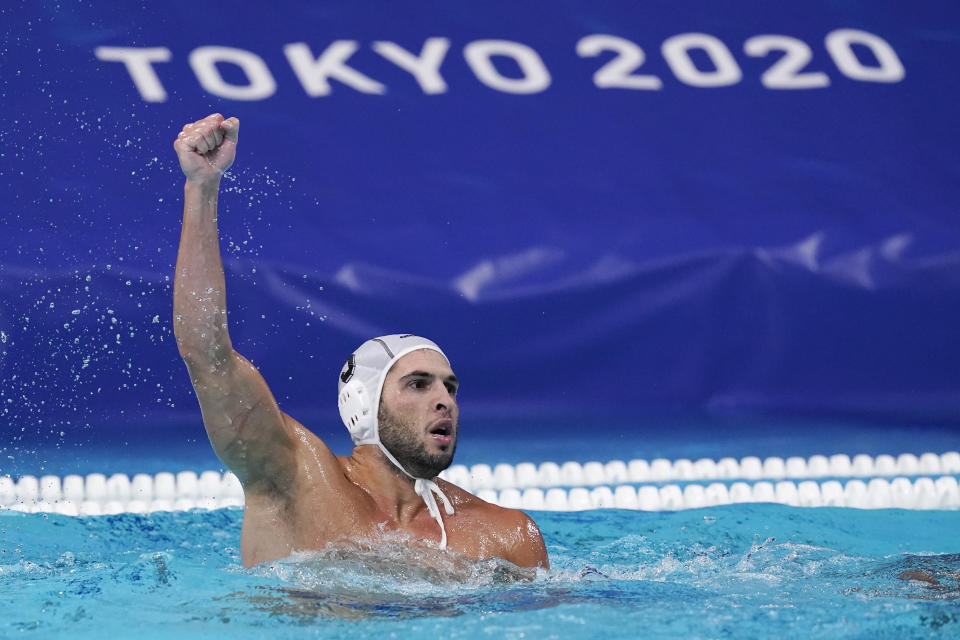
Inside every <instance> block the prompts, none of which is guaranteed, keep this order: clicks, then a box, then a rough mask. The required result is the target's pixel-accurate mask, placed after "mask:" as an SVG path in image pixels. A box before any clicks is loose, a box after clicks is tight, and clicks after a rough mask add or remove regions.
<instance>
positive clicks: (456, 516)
mask: <svg viewBox="0 0 960 640" xmlns="http://www.w3.org/2000/svg"><path fill="white" fill-rule="evenodd" d="M239 128H240V122H239V121H238V120H237V119H236V118H229V119H224V118H223V117H222V116H221V115H220V114H213V115H210V116H208V117H206V118H204V119H203V120H198V121H197V122H194V123H192V124H188V125H186V126H185V127H183V130H182V131H181V132H180V134H179V135H178V136H177V139H176V141H175V142H174V144H173V146H174V149H175V150H176V152H177V156H178V158H179V160H180V168H181V169H182V170H183V173H184V175H185V176H186V184H185V186H184V200H185V201H184V209H183V228H182V231H181V236H180V249H179V253H178V255H177V268H176V269H177V270H176V278H175V283H174V298H173V307H174V332H175V334H176V337H177V346H178V348H179V351H180V355H181V356H182V357H183V359H184V362H185V363H186V365H187V369H188V371H189V373H190V380H191V382H192V383H193V388H194V391H195V392H196V394H197V398H198V399H199V401H200V409H201V412H202V414H203V423H204V426H205V427H206V430H207V436H208V437H209V438H210V442H211V443H212V444H213V448H214V450H215V451H216V453H217V455H218V456H219V457H220V459H221V460H222V461H223V462H224V464H226V465H227V466H228V467H229V468H230V469H231V470H232V471H233V472H234V473H235V474H236V475H237V477H238V478H239V479H240V482H241V483H242V484H243V490H244V496H245V501H246V506H245V508H244V516H243V532H242V535H241V555H242V558H243V564H244V565H245V566H252V565H255V564H258V563H260V562H266V561H270V560H277V559H280V558H284V557H287V556H289V555H290V554H291V553H292V552H293V551H302V550H311V549H321V548H324V547H326V546H327V545H329V544H345V543H346V544H349V542H350V541H353V540H361V539H365V540H377V539H385V538H386V537H390V536H392V537H393V539H395V537H396V536H397V535H398V534H400V535H402V534H407V539H409V540H411V541H415V542H412V543H414V544H433V545H436V546H438V547H439V548H441V549H442V548H449V549H451V550H453V551H457V552H459V553H461V554H464V555H466V556H468V557H471V558H476V559H484V558H492V557H497V558H502V559H504V560H507V561H509V562H511V563H513V564H515V565H517V566H520V567H544V568H547V567H548V566H549V561H548V559H547V552H546V548H545V547H544V543H543V538H542V536H541V534H540V530H539V529H538V528H537V525H536V524H534V522H533V520H531V519H530V517H529V516H527V515H526V514H524V513H522V512H520V511H516V510H513V509H504V508H501V507H498V506H496V505H493V504H490V503H488V502H485V501H483V500H481V499H479V498H477V497H475V496H473V495H471V494H470V493H469V492H467V491H464V490H463V489H460V488H459V487H457V486H455V485H453V484H450V483H449V482H446V481H444V480H441V479H438V478H437V477H436V476H437V474H438V473H440V472H441V471H442V470H444V469H446V468H447V467H448V466H449V465H450V463H451V461H452V460H453V453H454V450H455V448H456V441H457V418H458V414H459V409H458V406H457V378H456V376H454V374H453V371H452V369H451V368H450V363H449V362H448V361H447V358H446V356H444V354H443V352H442V351H440V349H439V347H437V346H436V345H435V344H434V343H433V342H431V341H429V340H426V339H424V338H418V337H417V336H412V335H393V336H382V337H380V338H375V339H373V340H369V341H367V342H365V343H364V344H363V345H361V346H360V348H358V349H357V351H355V352H354V353H353V355H351V356H350V358H349V360H348V361H347V363H346V364H345V365H344V367H343V370H342V371H341V374H340V381H339V397H338V405H339V407H340V415H341V417H342V418H343V420H344V423H345V424H346V425H347V428H348V429H349V430H350V434H351V437H352V438H353V441H354V443H356V445H357V446H356V447H355V448H354V449H353V452H352V453H351V455H350V456H349V457H345V456H335V455H333V453H332V452H331V451H330V449H329V448H328V447H327V445H326V444H324V443H323V442H322V441H321V440H320V439H319V438H318V437H317V436H315V435H314V434H313V433H311V432H310V431H309V430H308V429H307V428H305V427H304V426H303V425H301V424H300V423H299V422H297V421H296V420H295V419H293V418H291V417H290V416H288V415H287V414H285V413H284V412H283V411H281V410H280V407H279V406H278V405H277V402H276V400H275V399H274V397H273V394H272V393H271V392H270V389H269V388H268V387H267V384H266V382H265V381H264V379H263V377H262V376H261V375H260V373H259V372H258V371H257V370H256V368H254V366H253V365H252V364H251V363H250V362H249V361H247V360H246V359H245V358H244V357H243V356H241V355H240V354H239V353H237V352H236V351H235V350H234V349H233V345H232V343H231V341H230V336H229V334H228V332H227V314H226V295H225V287H224V275H223V264H222V262H221V259H220V249H219V238H218V233H217V197H218V193H219V186H220V179H221V177H222V175H223V173H224V172H225V171H226V170H227V169H228V168H229V167H230V166H231V165H232V164H233V160H234V157H235V154H236V147H237V136H238V133H239ZM437 498H440V503H441V504H442V505H443V509H441V508H440V507H439V506H438V504H437Z"/></svg>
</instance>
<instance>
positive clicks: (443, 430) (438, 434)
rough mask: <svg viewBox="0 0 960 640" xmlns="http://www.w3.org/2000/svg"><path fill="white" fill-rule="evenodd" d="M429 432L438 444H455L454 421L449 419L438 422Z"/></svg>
mask: <svg viewBox="0 0 960 640" xmlns="http://www.w3.org/2000/svg"><path fill="white" fill-rule="evenodd" d="M428 432H429V433H430V437H431V438H433V441H434V442H436V443H437V444H450V443H451V442H453V420H450V419H449V418H444V419H442V420H438V421H437V422H435V423H434V424H433V425H431V427H430V429H428Z"/></svg>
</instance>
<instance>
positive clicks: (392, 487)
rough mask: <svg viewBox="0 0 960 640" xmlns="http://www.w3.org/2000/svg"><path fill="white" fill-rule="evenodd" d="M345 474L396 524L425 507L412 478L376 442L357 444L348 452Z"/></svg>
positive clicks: (409, 518) (401, 522) (402, 522)
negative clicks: (384, 453)
mask: <svg viewBox="0 0 960 640" xmlns="http://www.w3.org/2000/svg"><path fill="white" fill-rule="evenodd" d="M348 460H349V465H348V468H347V477H348V478H349V479H350V480H351V481H352V482H354V483H356V484H357V485H359V486H360V487H361V488H362V489H364V490H365V491H366V492H367V493H368V494H370V497H371V498H373V500H374V502H376V503H377V506H379V507H380V509H381V510H382V511H383V512H384V513H387V514H389V515H390V516H391V517H393V518H394V519H395V520H396V521H397V522H398V523H399V524H407V523H409V522H410V521H412V520H413V519H414V518H415V517H417V516H418V515H419V514H420V512H421V511H425V510H426V507H425V505H424V503H423V499H422V498H421V497H420V496H418V495H417V493H416V492H415V491H414V489H413V484H414V480H413V478H411V477H410V476H408V475H407V474H405V473H404V472H403V471H401V470H400V469H398V468H397V467H396V465H394V464H393V462H391V461H390V460H389V459H388V458H387V457H386V456H385V455H383V452H382V451H380V448H379V447H378V446H377V445H373V444H371V445H358V446H356V447H354V449H353V453H352V454H351V455H350V458H349V459H348Z"/></svg>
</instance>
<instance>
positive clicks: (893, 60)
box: [826, 29, 906, 82]
mask: <svg viewBox="0 0 960 640" xmlns="http://www.w3.org/2000/svg"><path fill="white" fill-rule="evenodd" d="M826 44H827V51H829V52H830V57H831V58H833V62H834V63H835V64H836V65H837V68H838V69H840V71H841V72H842V73H843V75H845V76H847V77H848V78H852V79H854V80H864V81H866V82H900V81H901V80H903V78H904V76H905V75H906V71H904V68H903V63H902V62H900V58H898V57H897V52H896V51H894V50H893V47H891V46H890V45H889V44H888V43H887V41H886V40H884V39H883V38H881V37H879V36H875V35H873V34H872V33H867V32H866V31H860V30H859V29H837V30H836V31H831V32H830V33H828V34H827V38H826ZM852 44H859V45H862V46H865V47H869V49H870V51H872V52H873V55H874V56H876V58H877V62H878V63H880V66H879V67H868V66H866V65H865V64H863V63H862V62H860V60H859V59H858V58H857V55H856V54H855V53H854V52H853V48H852V47H851V46H850V45H852Z"/></svg>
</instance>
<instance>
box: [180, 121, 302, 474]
mask: <svg viewBox="0 0 960 640" xmlns="http://www.w3.org/2000/svg"><path fill="white" fill-rule="evenodd" d="M239 129H240V122H239V121H238V120H237V119H236V118H230V119H228V120H225V119H224V118H223V116H221V115H220V114H213V115H211V116H207V117H206V118H204V119H203V120H198V121H197V122H194V123H192V124H188V125H186V126H185V127H184V128H183V131H181V132H180V134H179V136H177V140H176V141H175V142H174V144H173V147H174V149H175V150H176V152H177V156H178V158H179V160H180V168H181V169H183V173H184V175H185V176H186V178H187V180H186V184H185V185H184V207H183V228H182V231H181V235H180V250H179V252H178V254H177V270H176V274H175V281H174V286H173V314H174V324H173V326H174V333H175V335H176V337H177V347H178V348H179V350H180V355H181V357H183V360H184V362H185V363H186V365H187V369H188V370H189V372H190V380H191V382H192V383H193V388H194V391H195V392H196V394H197V398H198V399H199V401H200V409H201V411H202V413H203V423H204V426H205V427H206V430H207V436H208V437H209V438H210V442H211V444H213V448H214V451H216V453H217V456H218V457H219V458H220V459H221V460H222V461H223V462H224V464H226V465H227V466H228V467H229V468H230V469H231V470H232V471H233V472H234V473H235V474H237V477H238V478H239V479H240V481H241V482H242V483H243V486H244V488H245V489H246V490H248V491H250V490H253V491H262V492H268V493H273V492H280V493H283V492H284V491H285V488H286V487H285V485H287V484H288V483H289V480H290V474H292V473H294V460H293V457H294V440H293V429H294V428H295V427H294V425H295V423H294V422H293V421H292V420H291V419H289V418H288V417H287V416H285V414H283V413H282V412H281V411H280V408H279V407H278V406H277V403H276V400H274V398H273V394H272V393H271V392H270V389H269V388H268V387H267V384H266V382H264V380H263V377H262V376H261V375H260V373H259V372H258V371H257V370H256V369H255V368H254V367H253V365H252V364H250V362H248V361H247V360H246V359H245V358H243V356H241V355H240V354H239V353H237V352H236V351H234V349H233V344H232V343H231V341H230V334H229V333H228V332H227V301H226V292H225V287H224V276H223V263H222V262H221V259H220V243H219V237H218V231H217V196H218V192H219V187H220V179H221V177H222V176H223V172H224V171H226V170H227V169H228V168H230V166H231V165H232V164H233V160H234V156H235V154H236V148H237V135H238V133H239ZM288 421H289V422H288Z"/></svg>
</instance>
